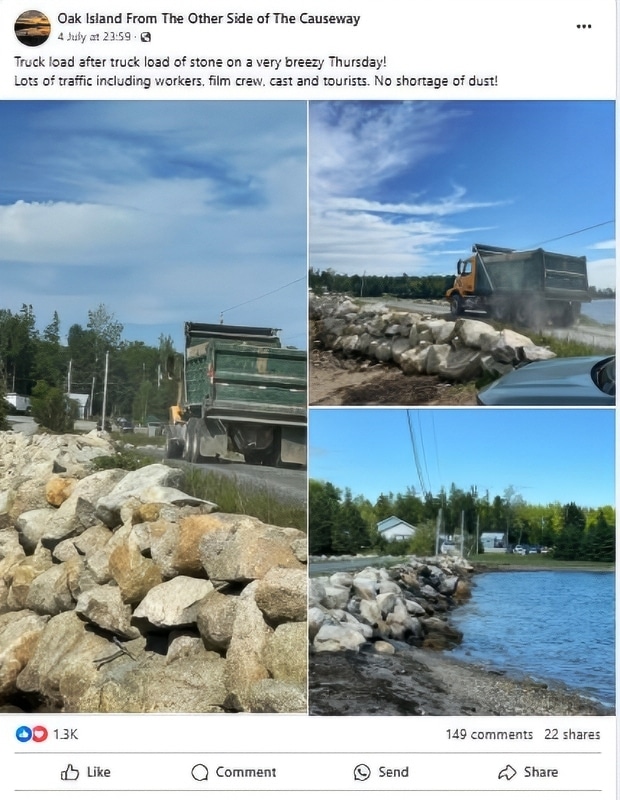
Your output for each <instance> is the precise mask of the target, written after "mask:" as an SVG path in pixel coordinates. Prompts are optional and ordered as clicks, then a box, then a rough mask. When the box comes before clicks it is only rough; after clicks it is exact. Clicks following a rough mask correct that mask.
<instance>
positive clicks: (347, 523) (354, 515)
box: [332, 489, 370, 554]
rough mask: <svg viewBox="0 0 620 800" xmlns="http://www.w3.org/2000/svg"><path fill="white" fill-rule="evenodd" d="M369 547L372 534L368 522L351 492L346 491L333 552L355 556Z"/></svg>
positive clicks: (337, 522)
mask: <svg viewBox="0 0 620 800" xmlns="http://www.w3.org/2000/svg"><path fill="white" fill-rule="evenodd" d="M369 546H370V532H369V530H368V526H367V524H366V521H365V520H364V518H363V516H362V514H361V513H360V510H359V508H358V507H357V505H356V504H355V502H354V501H353V497H352V495H351V490H350V489H345V490H344V498H343V501H342V503H341V505H340V509H339V511H338V516H337V521H336V526H335V530H334V531H333V533H332V550H333V551H334V552H340V553H353V554H355V553H359V552H360V551H361V550H365V549H367V548H368V547H369Z"/></svg>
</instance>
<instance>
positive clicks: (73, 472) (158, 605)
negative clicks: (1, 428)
mask: <svg viewBox="0 0 620 800" xmlns="http://www.w3.org/2000/svg"><path fill="white" fill-rule="evenodd" d="M113 452H114V450H113V447H112V445H111V444H110V442H109V441H108V439H107V435H106V434H100V433H96V432H92V433H90V434H88V435H85V436H79V435H65V436H53V435H49V434H42V435H35V436H31V437H26V436H24V435H22V434H14V433H2V434H0V710H4V711H10V710H17V709H25V710H47V711H53V710H63V711H67V712H103V711H112V712H147V711H158V712H173V711H178V712H203V713H204V712H225V711H250V712H305V711H306V708H307V703H306V678H307V658H306V642H307V627H306V615H307V606H306V592H307V580H306V567H305V562H306V539H305V534H303V533H302V532H300V531H298V530H295V529H292V528H279V527H275V526H271V525H266V524H264V523H262V522H260V521H259V520H257V519H254V518H252V517H247V516H241V515H233V514H224V513H219V512H217V511H216V507H215V506H214V505H213V504H212V503H209V502H206V501H203V500H200V499H198V498H195V497H190V496H189V495H187V494H185V493H184V492H182V491H181V490H180V489H179V486H180V482H181V478H182V475H183V473H182V471H181V470H178V469H172V468H170V467H168V466H165V465H164V464H152V465H150V466H147V467H143V468H142V469H139V470H137V471H135V472H126V471H125V470H120V469H110V470H104V471H100V472H96V471H93V466H92V463H91V462H92V459H93V458H94V457H96V456H98V455H111V454H113Z"/></svg>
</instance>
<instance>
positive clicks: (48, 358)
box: [34, 311, 67, 388]
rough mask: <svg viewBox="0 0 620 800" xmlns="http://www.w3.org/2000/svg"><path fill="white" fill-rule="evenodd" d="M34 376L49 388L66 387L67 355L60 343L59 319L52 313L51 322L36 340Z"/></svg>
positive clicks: (55, 313) (56, 314)
mask: <svg viewBox="0 0 620 800" xmlns="http://www.w3.org/2000/svg"><path fill="white" fill-rule="evenodd" d="M34 374H35V375H36V377H37V380H43V381H45V382H46V383H49V384H50V386H56V387H58V388H61V387H64V386H66V383H65V381H66V375H67V353H66V350H65V348H64V347H63V346H62V344H61V342H60V318H59V316H58V313H57V312H56V311H54V315H53V317H52V321H51V322H50V324H49V325H48V326H47V327H46V328H45V329H44V331H43V336H42V337H41V338H39V339H38V340H37V344H36V352H35V359H34Z"/></svg>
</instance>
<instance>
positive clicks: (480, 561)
mask: <svg viewBox="0 0 620 800" xmlns="http://www.w3.org/2000/svg"><path fill="white" fill-rule="evenodd" d="M468 560H469V561H470V562H471V563H472V564H475V565H479V566H481V567H489V568H490V569H494V568H502V567H509V568H518V569H552V570H562V569H569V570H576V571H579V570H580V569H592V566H593V565H596V568H597V569H600V570H601V571H608V570H613V569H614V566H615V565H614V563H613V562H609V561H578V560H575V561H567V560H565V559H561V558H554V556H553V553H551V552H550V553H529V554H528V555H525V556H521V555H518V554H516V553H479V554H478V555H472V556H469V558H468Z"/></svg>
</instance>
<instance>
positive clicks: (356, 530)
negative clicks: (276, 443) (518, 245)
mask: <svg viewBox="0 0 620 800" xmlns="http://www.w3.org/2000/svg"><path fill="white" fill-rule="evenodd" d="M308 502H309V519H310V522H309V551H310V554H311V555H356V554H377V555H399V556H400V555H402V556H404V555H409V554H411V555H413V554H415V555H418V556H424V555H433V554H434V553H435V541H436V530H437V524H438V520H439V525H440V535H439V539H440V541H442V542H446V541H452V542H453V543H454V544H455V546H456V549H457V551H459V552H460V537H461V525H462V530H463V553H464V555H465V556H466V557H467V558H478V559H480V561H481V563H484V561H485V560H486V559H487V558H488V559H494V561H493V563H495V564H499V563H500V562H499V561H497V559H498V558H501V559H503V558H505V559H507V560H506V562H505V563H507V564H519V565H523V564H524V563H527V562H528V559H532V560H531V561H529V563H530V564H534V563H550V562H553V561H557V562H558V563H561V562H571V563H575V564H576V563H583V562H599V563H607V564H612V563H614V562H615V557H616V545H615V519H616V515H615V509H613V508H612V507H611V506H603V507H600V508H581V507H580V506H578V505H577V504H576V503H567V504H565V505H561V504H560V503H549V504H547V505H538V504H537V505H532V504H529V503H526V502H525V500H524V499H523V497H522V496H521V495H520V494H519V493H518V492H516V491H515V489H514V487H512V486H508V487H507V488H506V489H505V490H504V493H503V495H501V496H500V495H496V496H495V497H494V498H491V497H490V496H489V495H488V493H485V494H484V495H479V494H478V493H477V491H476V489H475V487H471V488H470V489H469V490H463V489H460V488H458V487H457V486H456V485H455V484H452V485H451V486H450V489H449V490H448V491H446V490H445V489H443V488H442V489H441V491H440V492H439V493H438V494H437V495H432V494H430V493H427V494H426V495H425V496H424V497H422V496H420V495H418V493H417V492H415V490H413V489H409V490H407V491H406V492H404V493H398V494H396V495H395V494H393V493H392V492H390V493H387V494H386V493H383V494H381V495H380V496H379V497H378V499H377V501H376V502H375V503H371V502H370V501H369V500H367V499H366V498H365V497H364V496H363V495H358V496H356V497H353V495H352V493H351V490H350V489H344V491H343V490H341V489H339V488H338V487H336V486H334V485H333V484H332V483H330V482H325V481H317V480H314V479H311V480H310V482H309V500H308ZM389 517H396V518H398V519H399V520H402V521H403V522H406V523H408V524H409V525H411V526H412V528H414V529H415V530H414V533H413V535H412V536H410V537H409V538H406V539H400V540H396V541H393V540H392V541H391V540H387V539H386V538H385V537H383V536H382V535H381V534H379V533H378V529H377V524H378V523H379V522H381V521H382V520H387V519H388V518H389ZM476 531H478V532H479V534H480V533H482V532H485V531H486V532H495V536H496V538H498V539H503V541H504V546H508V548H511V547H514V546H516V545H522V546H524V547H525V546H530V547H534V546H535V547H545V548H548V549H549V550H550V551H551V554H544V555H543V554H538V553H536V554H534V553H532V554H530V555H527V556H520V555H518V554H512V553H501V554H500V553H484V547H483V545H482V543H481V541H480V540H478V542H476V535H477V534H476ZM478 553H479V554H480V555H476V554H478Z"/></svg>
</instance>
